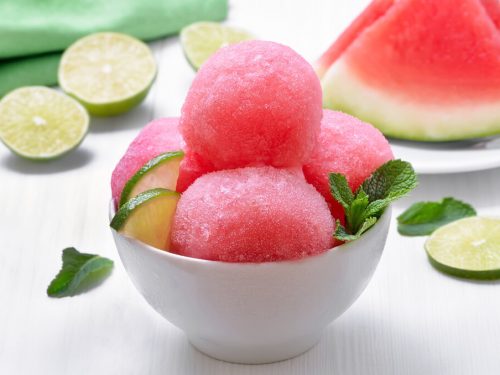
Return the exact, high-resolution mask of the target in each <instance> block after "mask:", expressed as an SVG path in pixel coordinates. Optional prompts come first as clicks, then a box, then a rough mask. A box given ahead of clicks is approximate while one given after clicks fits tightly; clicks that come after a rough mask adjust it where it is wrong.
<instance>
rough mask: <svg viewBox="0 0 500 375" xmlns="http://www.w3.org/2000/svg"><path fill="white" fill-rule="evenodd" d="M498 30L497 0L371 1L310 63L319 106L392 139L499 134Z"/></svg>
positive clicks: (499, 72) (499, 54)
mask: <svg viewBox="0 0 500 375" xmlns="http://www.w3.org/2000/svg"><path fill="white" fill-rule="evenodd" d="M499 25H500V2H499V1H498V0H461V1H456V0H399V1H398V0H395V1H393V2H392V3H391V2H390V1H380V0H376V1H374V2H373V3H372V4H371V5H370V6H369V7H368V8H367V9H366V10H365V12H364V13H363V14H362V15H361V16H359V17H358V19H357V20H356V21H355V22H354V23H353V24H352V25H351V27H350V28H349V29H348V30H347V31H346V32H344V34H343V35H341V37H340V38H339V39H338V40H337V41H336V42H335V43H334V44H333V45H332V46H331V47H330V48H329V50H328V51H327V52H326V53H325V54H324V55H323V56H322V57H321V58H320V59H319V61H318V63H317V65H316V71H317V72H318V74H320V76H321V78H322V88H323V93H324V105H325V106H326V107H328V108H332V109H340V110H343V111H346V112H348V113H351V114H353V115H355V116H358V117H360V118H361V119H363V120H365V121H368V122H371V123H373V124H374V125H376V126H377V127H379V128H380V129H381V130H382V131H383V132H384V133H386V134H387V135H392V136H395V137H399V138H407V139H421V140H451V139H465V138H472V137H479V136H485V135H491V134H497V133H500V31H499ZM328 65H329V66H328ZM358 94H360V95H358ZM347 96H350V98H348V97H347ZM356 101H358V102H357V103H356Z"/></svg>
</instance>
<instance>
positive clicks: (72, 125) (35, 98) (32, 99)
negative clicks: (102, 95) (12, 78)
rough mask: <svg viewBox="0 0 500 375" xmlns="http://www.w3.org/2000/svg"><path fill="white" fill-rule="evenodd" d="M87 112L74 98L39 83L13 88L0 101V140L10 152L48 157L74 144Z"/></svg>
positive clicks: (83, 129)
mask: <svg viewBox="0 0 500 375" xmlns="http://www.w3.org/2000/svg"><path fill="white" fill-rule="evenodd" d="M88 127H89V115H88V113H87V111H86V110H85V108H83V107H82V106H81V105H80V104H79V103H78V102H77V101H75V100H74V99H72V98H70V97H69V96H67V95H64V94H62V93H60V92H58V91H56V90H52V89H49V88H47V87H42V86H29V87H21V88H19V89H16V90H14V91H12V92H10V93H9V94H7V95H6V96H4V97H3V99H2V100H1V101H0V139H1V140H2V141H3V143H5V145H6V146H7V147H8V148H9V149H11V150H12V151H13V152H14V153H16V154H18V155H20V156H23V157H25V158H28V159H36V160H48V159H53V158H56V157H58V156H61V155H63V154H65V153H66V152H68V151H70V150H72V149H74V148H75V147H77V146H78V145H79V144H80V142H81V141H82V140H83V138H84V137H85V135H86V134H87V130H88Z"/></svg>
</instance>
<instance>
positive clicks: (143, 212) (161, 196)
mask: <svg viewBox="0 0 500 375" xmlns="http://www.w3.org/2000/svg"><path fill="white" fill-rule="evenodd" d="M179 198H180V194H179V193H177V192H175V191H171V190H167V189H152V190H147V191H145V192H143V193H141V194H139V195H138V196H136V197H135V198H132V199H131V200H129V201H128V202H127V203H125V204H124V205H123V206H121V207H120V209H119V210H118V212H117V213H116V214H115V216H114V217H113V220H111V224H110V225H111V228H113V229H114V230H116V231H118V232H119V233H121V234H124V235H125V236H128V237H132V238H135V239H137V240H139V241H141V242H144V243H145V244H148V245H151V246H153V247H156V248H158V249H162V250H167V249H168V246H169V244H170V230H171V224H172V219H173V218H174V214H175V209H176V207H177V202H178V200H179Z"/></svg>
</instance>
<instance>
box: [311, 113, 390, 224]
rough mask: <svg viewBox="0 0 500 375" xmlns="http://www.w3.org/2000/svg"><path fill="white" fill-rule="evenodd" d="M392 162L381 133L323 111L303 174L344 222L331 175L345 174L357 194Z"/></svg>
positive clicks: (339, 114) (335, 214) (387, 145)
mask: <svg viewBox="0 0 500 375" xmlns="http://www.w3.org/2000/svg"><path fill="white" fill-rule="evenodd" d="M391 159H393V154H392V150H391V147H390V145H389V142H387V140H386V139H385V137H384V136H383V135H382V133H381V132H380V131H379V130H378V129H376V128H374V127H373V126H372V125H370V124H367V123H366V122H363V121H361V120H359V119H357V118H355V117H352V116H349V115H346V114H344V113H341V112H334V111H330V110H324V112H323V119H322V121H321V133H320V135H319V138H318V143H317V145H316V148H315V150H314V152H313V154H312V157H311V159H310V161H309V162H308V163H307V164H306V165H305V166H304V168H303V170H304V175H305V177H306V179H307V181H308V182H309V183H310V184H312V185H313V186H314V187H315V188H316V189H318V191H319V192H320V193H321V194H322V195H323V196H324V197H325V198H326V200H327V202H328V204H329V205H330V208H331V210H332V214H333V216H334V217H335V218H337V219H340V220H341V221H343V217H344V210H343V209H342V207H341V206H340V204H338V203H337V202H336V201H335V200H334V199H333V197H332V195H331V193H330V188H329V184H328V174H329V173H331V172H337V173H342V174H344V175H345V176H346V178H347V181H348V183H349V186H350V187H351V189H352V190H353V191H354V190H356V189H357V188H358V187H359V186H360V185H361V184H362V183H363V181H364V180H365V179H366V178H367V177H369V176H370V175H371V174H372V173H373V172H374V171H375V170H376V169H377V168H378V167H380V166H381V165H382V164H384V163H385V162H386V161H389V160H391Z"/></svg>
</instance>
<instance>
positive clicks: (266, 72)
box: [180, 41, 322, 169]
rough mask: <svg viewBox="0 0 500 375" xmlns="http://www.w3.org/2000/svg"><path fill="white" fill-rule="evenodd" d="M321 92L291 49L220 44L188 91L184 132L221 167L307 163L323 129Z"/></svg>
mask: <svg viewBox="0 0 500 375" xmlns="http://www.w3.org/2000/svg"><path fill="white" fill-rule="evenodd" d="M321 108H322V93H321V86H320V83H319V80H318V78H317V76H316V74H315V72H314V70H313V68H312V67H311V65H310V64H309V63H308V62H307V61H305V60H304V59H303V58H302V57H301V56H300V55H299V54H297V53H296V52H294V51H293V50H292V49H290V48H289V47H286V46H283V45H281V44H277V43H272V42H265V41H247V42H242V43H238V44H234V45H231V46H227V47H224V48H222V49H220V50H219V51H218V52H217V53H216V54H215V55H213V56H212V57H211V58H210V59H209V60H208V61H207V62H206V63H205V64H203V66H202V67H201V69H200V70H199V71H198V73H197V74H196V77H195V79H194V81H193V84H192V85H191V88H190V89H189V92H188V95H187V97H186V101H185V103H184V106H183V107H182V115H181V120H180V130H181V133H182V135H183V136H184V139H185V141H186V144H187V145H188V146H189V148H190V149H191V150H192V151H193V152H195V153H197V154H198V155H200V156H201V157H203V158H204V159H205V160H209V161H210V162H211V163H212V164H213V165H214V166H215V168H216V169H228V168H237V167H244V166H257V165H272V166H275V167H291V166H298V165H302V164H303V163H304V162H305V161H306V160H307V159H308V158H309V156H310V155H311V152H312V150H313V148H314V145H315V144H316V139H317V137H318V134H319V130H320V121H321V116H322V109H321Z"/></svg>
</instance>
